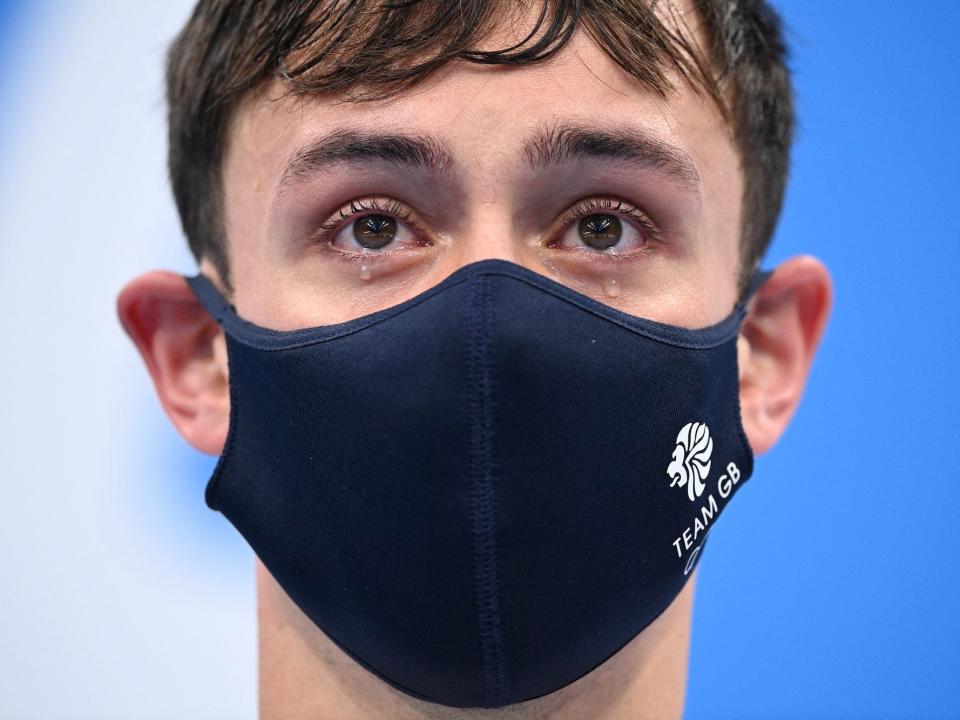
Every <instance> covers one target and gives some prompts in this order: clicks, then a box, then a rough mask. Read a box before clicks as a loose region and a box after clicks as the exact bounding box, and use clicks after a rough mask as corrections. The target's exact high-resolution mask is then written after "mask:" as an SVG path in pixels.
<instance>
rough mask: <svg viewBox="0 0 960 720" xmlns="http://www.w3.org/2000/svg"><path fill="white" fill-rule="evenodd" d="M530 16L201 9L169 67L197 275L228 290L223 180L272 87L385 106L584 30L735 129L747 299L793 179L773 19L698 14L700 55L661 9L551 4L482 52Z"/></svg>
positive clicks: (343, 2) (227, 2)
mask: <svg viewBox="0 0 960 720" xmlns="http://www.w3.org/2000/svg"><path fill="white" fill-rule="evenodd" d="M526 4H527V3H526V2H523V1H521V2H518V0H459V1H458V2H449V1H448V0H398V1H397V2H389V1H388V0H199V2H198V3H197V5H196V7H195V8H194V10H193V14H192V15H191V17H190V19H189V20H188V21H187V23H186V25H185V26H184V27H183V29H182V30H181V31H180V33H179V34H178V35H177V37H176V38H175V39H174V41H173V43H172V44H171V46H170V48H169V50H168V53H167V65H166V93H167V104H168V125H169V157H168V164H169V172H170V181H171V184H172V187H173V194H174V197H175V199H176V203H177V208H178V210H179V212H180V219H181V222H182V224H183V229H184V232H185V233H186V236H187V239H188V242H189V244H190V249H191V251H192V253H193V255H194V257H195V258H196V259H197V261H198V262H199V260H200V259H201V258H202V257H203V256H207V257H209V258H210V260H211V261H212V262H213V264H214V266H215V267H216V269H217V271H218V272H219V273H220V276H221V277H222V278H223V280H224V282H225V283H226V284H227V287H228V288H229V287H230V279H229V263H228V258H227V248H226V238H225V237H224V235H225V233H224V223H223V187H222V180H221V166H222V160H223V154H224V147H225V141H226V138H225V133H226V129H227V126H228V123H229V120H230V118H231V115H232V113H233V111H234V110H235V109H236V107H237V104H238V102H239V101H240V100H241V99H242V98H244V97H245V96H246V95H247V94H248V93H250V92H251V91H252V90H254V89H255V88H258V87H259V86H261V85H262V84H263V83H264V82H266V81H269V80H270V79H272V78H276V77H279V78H280V79H282V80H283V81H284V82H286V83H288V84H289V87H290V92H293V93H296V94H319V93H342V94H343V96H344V98H345V99H347V100H349V101H352V102H362V101H369V100H377V99H383V98H387V97H391V96H393V95H395V94H397V93H400V92H402V91H403V90H405V89H407V88H409V87H412V86H413V85H414V84H416V83H417V82H419V81H420V80H422V79H423V78H425V77H426V76H427V75H428V74H429V73H431V72H432V71H434V70H436V69H437V68H439V67H440V66H441V65H443V64H445V63H447V62H448V61H450V60H453V59H461V60H466V61H469V62H475V63H481V64H504V65H522V64H526V63H534V62H539V61H542V60H546V59H547V58H549V57H551V56H552V55H553V54H554V53H556V52H558V51H559V50H560V49H562V48H563V47H564V46H565V45H566V43H567V42H568V41H569V39H570V37H571V36H572V34H573V32H574V30H575V29H576V28H577V26H578V25H580V24H582V26H583V29H584V31H585V32H586V33H588V35H589V36H590V37H591V38H593V39H594V40H595V41H596V42H597V43H598V44H599V46H600V47H601V48H602V49H603V50H604V51H605V52H606V53H607V54H608V55H609V56H610V57H611V58H612V59H613V60H614V61H616V62H617V63H618V64H619V65H620V66H621V67H623V68H624V70H625V71H627V72H628V73H630V74H631V75H632V76H633V77H635V78H636V79H637V80H638V81H639V82H640V83H641V84H643V85H644V86H646V87H648V88H650V89H651V90H653V91H654V92H656V93H657V94H658V95H660V96H661V97H666V96H667V94H668V93H669V92H670V90H671V85H670V83H669V81H668V79H667V74H668V72H669V71H671V70H674V71H677V72H678V73H679V74H680V76H681V77H683V78H684V79H685V80H686V81H687V82H689V83H690V84H691V85H692V86H693V87H694V88H695V89H696V90H697V91H698V92H705V93H706V94H707V95H708V96H709V97H710V98H711V99H712V101H713V102H714V103H716V105H717V107H718V108H719V110H720V112H721V114H722V115H723V117H724V119H725V120H726V121H727V123H728V124H729V125H730V127H731V128H732V129H733V132H734V136H735V140H736V143H737V148H738V151H739V154H740V160H741V165H742V168H743V173H744V192H743V207H742V218H743V220H742V223H741V241H740V245H741V277H740V282H741V287H742V284H743V282H744V280H745V279H746V277H747V276H748V275H749V273H750V272H751V271H752V270H753V268H754V267H755V266H756V264H757V263H758V262H759V260H760V258H761V257H762V256H763V253H764V252H765V251H766V248H767V246H768V244H769V242H770V239H771V236H772V235H773V231H774V228H775V227H776V223H777V218H778V216H779V214H780V207H781V204H782V201H783V194H784V188H785V186H786V179H787V173H788V169H789V159H790V158H789V156H790V144H791V141H792V135H793V125H794V114H793V97H792V87H791V83H790V74H789V71H788V70H787V68H786V66H785V61H786V47H785V44H784V41H783V36H782V31H781V22H780V18H779V17H778V15H777V14H776V13H775V12H774V11H773V10H772V9H771V8H770V7H769V6H768V5H767V3H766V2H765V1H764V0H692V6H693V9H694V10H695V12H696V14H697V20H698V21H699V22H700V24H701V28H702V31H703V32H704V34H705V36H706V38H707V43H708V47H707V48H706V49H701V48H698V47H697V46H696V45H695V44H694V42H693V41H692V39H691V38H692V35H690V34H689V33H684V32H682V31H681V30H680V28H682V27H684V20H683V17H682V15H681V13H679V11H677V10H676V8H674V7H673V6H672V5H671V4H670V3H669V1H668V4H667V7H666V13H667V14H668V16H669V17H670V18H671V19H672V20H674V21H676V22H673V23H664V22H663V21H662V20H661V19H660V18H659V17H658V15H657V13H656V12H655V10H656V5H657V0H648V1H645V0H553V2H550V0H543V6H542V9H541V12H540V17H539V20H538V22H537V24H536V26H535V27H534V28H533V29H532V30H531V31H530V33H529V35H528V36H527V37H526V38H525V39H524V40H523V41H521V42H520V43H518V44H517V45H515V46H513V47H508V48H502V49H499V50H491V51H481V50H477V49H476V47H477V45H478V44H479V43H480V42H482V41H483V40H484V39H485V38H486V37H487V36H488V35H489V34H490V32H491V31H492V30H493V29H494V28H495V27H496V26H497V23H498V22H499V21H501V20H502V18H504V17H505V16H506V14H507V13H508V12H509V11H510V10H516V9H518V8H520V7H522V6H525V5H526ZM544 24H547V28H546V30H545V31H544V32H543V33H542V34H540V35H539V37H538V36H537V33H538V31H539V30H540V28H541V27H543V25H544ZM531 40H532V42H530V41H531ZM528 43H529V44H528ZM524 46H526V47H524ZM292 59H295V60H296V62H294V63H291V60H292ZM288 63H290V64H288Z"/></svg>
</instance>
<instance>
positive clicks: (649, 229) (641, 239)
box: [548, 200, 656, 255]
mask: <svg viewBox="0 0 960 720" xmlns="http://www.w3.org/2000/svg"><path fill="white" fill-rule="evenodd" d="M608 210H616V211H617V212H609V211H608ZM621 213H622V215H621ZM623 216H626V217H623ZM627 218H629V220H628V219H627ZM637 226H639V229H638V227H637ZM563 227H564V230H563V233H562V234H561V235H560V236H559V237H558V238H557V239H556V240H553V241H551V242H550V243H548V247H553V248H557V247H560V248H564V249H578V248H584V249H585V251H589V252H597V253H604V254H609V255H619V254H623V253H628V252H630V251H633V250H638V249H641V248H644V247H646V246H647V245H649V243H650V242H651V241H652V240H653V239H655V237H656V229H655V228H654V226H653V223H652V222H651V221H650V220H649V219H648V218H647V217H646V215H644V214H643V213H642V212H640V211H639V210H637V209H636V208H633V207H631V206H629V205H626V204H625V203H622V202H620V201H611V200H600V201H593V200H592V201H588V202H587V203H585V204H584V205H582V206H580V207H577V208H574V210H573V211H572V212H571V214H570V217H569V218H568V219H567V221H566V222H565V224H564V226H563Z"/></svg>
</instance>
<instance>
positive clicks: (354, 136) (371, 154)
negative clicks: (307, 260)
mask: <svg viewBox="0 0 960 720" xmlns="http://www.w3.org/2000/svg"><path fill="white" fill-rule="evenodd" d="M523 154H524V156H525V158H526V161H527V165H528V166H529V167H530V168H531V169H533V170H537V171H543V170H547V169H551V168H558V167H560V166H562V165H565V164H572V163H575V162H581V161H584V160H599V159H608V160H616V161H619V162H622V163H627V164H631V165H635V166H637V167H640V168H643V169H648V170H654V171H657V172H660V173H663V174H665V175H666V176H667V177H669V178H672V179H673V180H675V181H677V182H679V183H680V184H681V185H683V186H685V187H686V188H687V189H689V190H692V191H693V192H699V186H700V174H699V173H698V172H697V167H696V164H695V163H694V162H693V160H692V158H691V157H690V156H689V155H688V154H687V153H685V152H684V151H683V150H681V149H680V148H678V147H676V146H674V145H670V144H669V143H667V142H665V141H663V140H661V139H659V138H656V137H653V136H651V135H649V134H648V133H646V132H645V131H643V130H641V129H640V128H637V127H634V126H630V125H619V126H615V127H613V128H597V127H587V126H583V125H576V124H570V123H555V124H553V125H541V126H540V127H538V128H537V129H535V130H534V132H533V133H532V134H531V136H530V137H528V138H527V139H526V141H525V142H524V144H523ZM374 163H383V164H388V165H393V166H396V167H398V168H403V169H419V170H424V171H426V172H428V173H430V174H433V175H437V176H438V177H441V178H442V177H449V176H450V175H451V174H453V173H454V171H455V169H456V162H455V161H454V158H453V153H451V152H450V150H449V149H448V148H447V146H446V144H445V143H444V142H443V141H442V140H440V139H439V138H435V137H431V136H425V135H419V134H406V133H395V132H376V131H368V130H353V129H345V128H344V129H338V130H334V131H332V132H331V133H329V134H326V135H323V136H321V137H319V138H317V139H315V140H314V141H312V142H310V143H308V144H307V145H306V146H304V147H303V148H301V149H299V150H298V151H297V152H296V153H294V155H293V156H292V157H291V159H290V160H289V161H288V162H287V164H286V165H285V166H284V169H283V173H282V174H281V178H280V183H279V185H278V187H279V191H280V192H281V193H282V192H283V191H284V190H285V189H286V188H287V187H289V186H290V185H294V184H296V183H298V182H302V181H304V180H306V179H308V178H309V177H311V176H313V175H316V174H320V173H322V172H324V171H328V170H330V169H331V168H332V167H333V166H336V165H352V166H361V165H370V164H374Z"/></svg>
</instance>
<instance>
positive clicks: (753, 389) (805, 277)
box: [737, 255, 833, 455]
mask: <svg viewBox="0 0 960 720" xmlns="http://www.w3.org/2000/svg"><path fill="white" fill-rule="evenodd" d="M832 303H833V283H832V281H831V279H830V273H829V272H828V271H827V269H826V267H824V265H823V263H821V262H820V261H819V260H817V259H816V258H814V257H811V256H809V255H801V256H798V257H793V258H790V259H789V260H787V261H785V262H783V263H782V264H780V265H779V266H777V268H776V270H774V273H773V274H772V275H771V276H770V277H769V278H767V281H766V282H765V283H764V284H763V285H762V286H761V287H760V288H759V289H758V290H757V292H756V294H755V295H754V296H753V297H752V298H751V299H750V301H749V303H748V304H747V314H746V316H745V318H744V321H743V325H742V326H741V330H740V337H739V338H738V339H737V357H738V361H739V364H740V411H741V417H742V418H743V429H744V431H745V432H746V434H747V439H748V440H749V441H750V446H751V448H752V449H753V452H754V454H756V455H759V454H761V453H764V452H766V451H767V450H769V449H770V448H771V447H773V445H774V444H775V443H776V442H777V440H779V438H780V436H781V435H782V434H783V432H784V430H786V428H787V425H788V424H789V422H790V419H791V418H792V417H793V414H794V412H795V411H796V409H797V406H798V405H799V404H800V397H801V395H802V394H803V389H804V386H805V385H806V382H807V376H808V375H809V373H810V366H811V364H812V363H813V356H814V354H815V353H816V350H817V346H818V345H819V342H820V337H821V335H822V334H823V329H824V327H825V326H826V323H827V317H828V316H829V314H830V308H831V305H832Z"/></svg>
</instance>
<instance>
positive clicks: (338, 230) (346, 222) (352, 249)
mask: <svg viewBox="0 0 960 720" xmlns="http://www.w3.org/2000/svg"><path fill="white" fill-rule="evenodd" d="M412 215H413V213H412V212H411V211H410V210H409V208H407V207H406V206H404V205H403V204H402V203H400V202H398V201H396V200H378V199H376V198H371V199H364V200H352V201H351V202H350V203H349V204H348V205H345V206H344V207H342V208H341V209H340V211H339V217H338V218H335V219H333V220H330V221H328V222H326V223H324V224H323V225H321V226H320V231H319V232H318V233H317V236H316V239H315V241H316V242H320V243H326V244H328V245H329V246H330V247H332V248H334V249H335V250H336V251H338V252H341V253H343V254H345V255H351V256H353V255H356V256H361V255H386V254H389V253H391V252H396V250H384V249H383V248H386V247H388V246H390V245H400V247H407V246H410V245H414V246H423V245H430V244H431V243H430V242H429V241H426V240H424V239H423V238H422V235H423V233H420V232H419V231H420V227H419V225H418V224H417V222H416V221H415V220H412Z"/></svg>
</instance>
